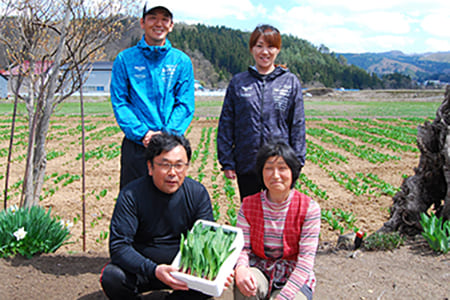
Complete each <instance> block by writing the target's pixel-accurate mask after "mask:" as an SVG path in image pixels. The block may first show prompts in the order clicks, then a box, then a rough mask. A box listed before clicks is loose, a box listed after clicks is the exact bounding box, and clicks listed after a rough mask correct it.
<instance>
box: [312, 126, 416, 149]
mask: <svg viewBox="0 0 450 300" xmlns="http://www.w3.org/2000/svg"><path fill="white" fill-rule="evenodd" d="M320 126H322V127H324V128H326V129H327V130H329V131H333V132H336V133H339V134H341V135H345V136H348V137H352V138H355V139H358V140H360V141H362V142H364V143H367V144H371V145H374V146H379V147H381V148H384V147H386V148H387V149H390V150H392V151H394V152H408V151H410V152H418V151H419V150H418V149H417V147H413V146H411V145H404V144H400V143H397V142H395V141H393V140H392V139H387V138H383V137H380V136H374V135H372V134H367V133H365V132H364V131H363V130H366V127H364V126H361V127H360V128H357V129H353V128H348V127H342V126H339V125H336V124H329V123H328V124H324V123H322V124H320ZM371 128H373V129H372V131H375V128H374V127H371ZM376 132H377V133H378V134H380V133H381V130H379V131H376Z"/></svg>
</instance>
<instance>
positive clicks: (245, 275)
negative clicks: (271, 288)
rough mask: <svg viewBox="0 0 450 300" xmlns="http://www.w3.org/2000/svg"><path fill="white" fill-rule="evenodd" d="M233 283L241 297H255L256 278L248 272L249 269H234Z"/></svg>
mask: <svg viewBox="0 0 450 300" xmlns="http://www.w3.org/2000/svg"><path fill="white" fill-rule="evenodd" d="M235 282H236V286H237V287H238V288H239V291H241V293H242V295H244V296H246V297H252V296H255V295H256V288H257V283H256V278H255V276H253V273H252V272H251V271H250V268H249V267H246V266H239V267H237V268H236V270H235Z"/></svg>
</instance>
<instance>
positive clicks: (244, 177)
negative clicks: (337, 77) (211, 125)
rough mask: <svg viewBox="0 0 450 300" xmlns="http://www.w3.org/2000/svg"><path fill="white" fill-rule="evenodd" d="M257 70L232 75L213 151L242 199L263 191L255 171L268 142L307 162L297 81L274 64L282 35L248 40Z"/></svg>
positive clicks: (263, 30)
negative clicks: (260, 151)
mask: <svg viewBox="0 0 450 300" xmlns="http://www.w3.org/2000/svg"><path fill="white" fill-rule="evenodd" d="M249 48H250V52H251V53H252V55H253V58H254V60H255V65H254V66H251V67H249V68H248V71H246V72H243V73H239V74H237V75H235V76H234V77H233V78H232V79H231V82H230V84H229V86H228V89H227V92H226V95H225V100H224V103H223V107H222V112H221V115H220V120H219V129H218V136H217V150H218V158H219V162H220V164H221V165H222V170H223V171H224V172H225V176H226V177H227V178H229V179H235V178H236V177H237V181H238V187H239V193H240V197H241V200H242V199H243V198H244V197H245V196H248V195H252V194H254V193H257V192H259V191H260V190H261V188H262V183H261V182H259V180H258V176H257V175H256V171H255V163H256V161H255V160H256V153H257V152H258V149H259V148H260V147H261V146H262V145H263V144H264V143H265V142H266V141H268V140H271V139H274V138H276V139H281V140H283V141H285V142H286V143H287V144H289V145H290V146H291V147H292V148H293V149H294V151H295V154H296V156H297V158H298V159H299V161H300V164H301V167H303V165H304V163H305V155H306V144H305V113H304V109H303V97H302V89H301V85H300V81H299V80H298V78H297V77H296V76H295V75H294V74H292V73H291V72H289V70H288V69H287V68H286V67H284V66H279V65H275V59H276V58H277V55H278V53H280V49H281V34H280V32H279V31H278V30H277V29H276V28H274V27H273V26H270V25H260V26H258V27H256V29H255V30H254V31H253V33H252V34H251V36H250V42H249Z"/></svg>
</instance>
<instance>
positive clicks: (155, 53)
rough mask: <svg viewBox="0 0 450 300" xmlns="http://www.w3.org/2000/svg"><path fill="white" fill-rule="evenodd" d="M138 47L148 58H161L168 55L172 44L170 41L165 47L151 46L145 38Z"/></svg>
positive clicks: (167, 41)
mask: <svg viewBox="0 0 450 300" xmlns="http://www.w3.org/2000/svg"><path fill="white" fill-rule="evenodd" d="M137 47H138V48H139V49H140V50H141V51H142V52H143V53H144V56H145V57H147V58H150V59H151V58H159V57H161V56H164V55H166V53H167V52H169V50H170V49H171V48H172V44H171V43H170V41H169V40H168V39H166V42H165V43H164V46H150V45H148V44H147V43H146V42H145V36H144V35H143V36H142V39H141V40H140V41H139V42H138V43H137Z"/></svg>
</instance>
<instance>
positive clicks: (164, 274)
mask: <svg viewBox="0 0 450 300" xmlns="http://www.w3.org/2000/svg"><path fill="white" fill-rule="evenodd" d="M176 271H178V268H176V267H174V266H170V265H158V266H157V267H156V270H155V276H156V278H158V279H159V280H160V281H161V282H163V283H165V284H166V285H168V286H170V287H171V288H172V289H174V290H183V291H187V290H189V288H188V286H187V283H186V282H184V281H181V280H178V279H176V278H175V277H173V276H172V275H171V274H170V272H176Z"/></svg>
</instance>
